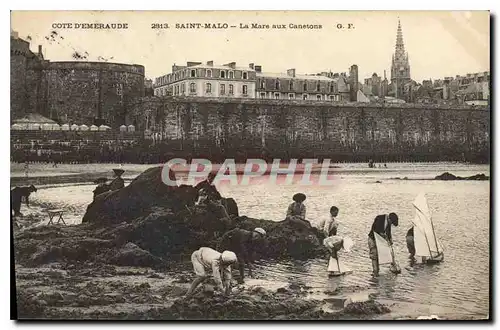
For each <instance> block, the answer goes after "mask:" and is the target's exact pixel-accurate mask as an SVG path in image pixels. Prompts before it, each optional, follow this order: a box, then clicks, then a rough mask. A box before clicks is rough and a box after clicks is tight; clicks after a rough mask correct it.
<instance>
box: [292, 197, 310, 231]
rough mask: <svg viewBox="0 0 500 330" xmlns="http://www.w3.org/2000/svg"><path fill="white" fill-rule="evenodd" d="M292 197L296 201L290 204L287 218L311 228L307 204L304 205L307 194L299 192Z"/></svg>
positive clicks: (303, 226) (301, 225)
mask: <svg viewBox="0 0 500 330" xmlns="http://www.w3.org/2000/svg"><path fill="white" fill-rule="evenodd" d="M292 199H293V201H294V202H293V203H292V204H290V205H289V206H288V210H287V212H286V220H288V221H290V222H292V223H294V224H297V225H298V226H300V227H302V228H307V229H311V228H312V226H311V224H310V223H309V221H307V220H306V206H305V205H304V201H305V200H306V195H304V194H302V193H298V194H295V195H293V198H292Z"/></svg>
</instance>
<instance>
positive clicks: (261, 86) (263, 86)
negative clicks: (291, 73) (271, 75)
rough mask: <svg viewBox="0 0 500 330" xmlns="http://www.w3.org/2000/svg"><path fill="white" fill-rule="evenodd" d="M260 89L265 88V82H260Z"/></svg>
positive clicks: (262, 80)
mask: <svg viewBox="0 0 500 330" xmlns="http://www.w3.org/2000/svg"><path fill="white" fill-rule="evenodd" d="M260 88H262V89H265V88H266V82H265V81H264V79H261V80H260Z"/></svg>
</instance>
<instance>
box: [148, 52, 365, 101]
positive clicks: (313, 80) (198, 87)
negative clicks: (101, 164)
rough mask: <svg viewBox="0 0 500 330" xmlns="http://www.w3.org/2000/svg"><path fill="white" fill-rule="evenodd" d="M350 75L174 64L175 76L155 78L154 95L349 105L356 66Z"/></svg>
mask: <svg viewBox="0 0 500 330" xmlns="http://www.w3.org/2000/svg"><path fill="white" fill-rule="evenodd" d="M349 73H350V74H349V76H347V75H346V73H340V74H339V73H332V72H322V73H318V74H297V73H296V69H289V70H287V72H286V73H269V72H263V71H262V66H260V65H254V64H253V63H250V64H249V66H248V67H237V66H236V63H234V62H231V63H228V64H224V65H222V66H217V65H214V64H213V61H209V62H207V63H206V64H202V63H200V62H188V63H187V64H186V66H177V65H173V66H172V73H169V74H166V75H164V76H161V77H158V78H156V79H155V84H154V95H155V96H158V97H164V96H169V95H173V96H197V97H216V98H218V97H223V98H257V99H288V100H307V101H337V102H348V101H355V96H354V98H353V95H354V94H355V93H353V92H352V89H351V85H354V86H357V73H358V68H357V66H356V65H353V66H352V67H351V68H350V71H349Z"/></svg>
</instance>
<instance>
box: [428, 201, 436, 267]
mask: <svg viewBox="0 0 500 330" xmlns="http://www.w3.org/2000/svg"><path fill="white" fill-rule="evenodd" d="M427 209H429V206H427ZM430 213H431V211H429V215H430ZM429 220H430V221H431V226H432V235H434V243H436V249H437V253H438V254H439V245H438V242H437V238H436V232H435V231H434V221H432V216H431V217H430V219H429ZM431 258H432V254H431Z"/></svg>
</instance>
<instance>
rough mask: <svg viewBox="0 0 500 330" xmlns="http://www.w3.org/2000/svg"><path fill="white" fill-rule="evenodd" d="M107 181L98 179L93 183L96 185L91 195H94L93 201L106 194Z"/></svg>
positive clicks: (107, 189) (107, 188)
mask: <svg viewBox="0 0 500 330" xmlns="http://www.w3.org/2000/svg"><path fill="white" fill-rule="evenodd" d="M107 181H108V179H107V178H99V179H97V180H96V181H95V183H97V187H96V188H95V189H94V191H93V193H94V199H95V198H96V197H97V196H98V195H100V194H102V193H104V192H106V191H109V185H107V184H106V182H107Z"/></svg>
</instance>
